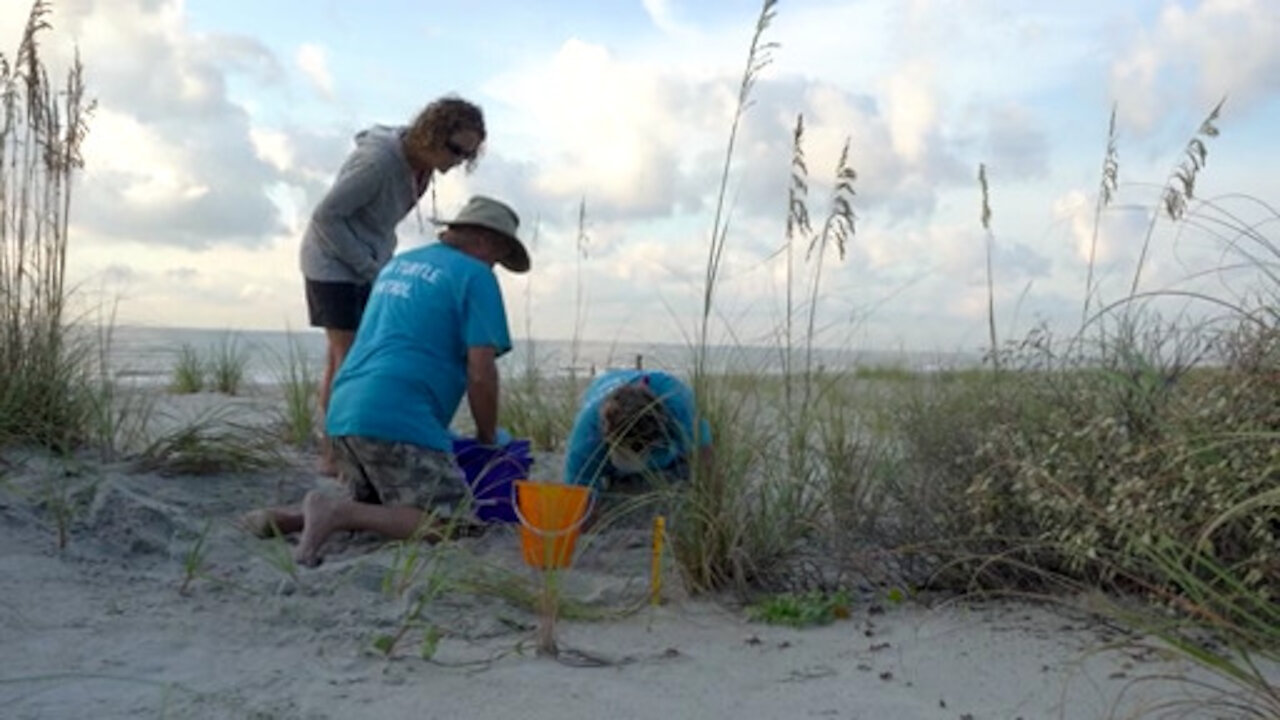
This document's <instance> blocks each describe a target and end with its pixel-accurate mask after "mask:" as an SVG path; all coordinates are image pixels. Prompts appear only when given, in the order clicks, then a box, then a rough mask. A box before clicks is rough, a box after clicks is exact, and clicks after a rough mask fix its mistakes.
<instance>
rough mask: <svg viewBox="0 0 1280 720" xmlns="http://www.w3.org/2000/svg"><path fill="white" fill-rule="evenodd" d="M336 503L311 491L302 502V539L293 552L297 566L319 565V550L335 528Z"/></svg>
mask: <svg viewBox="0 0 1280 720" xmlns="http://www.w3.org/2000/svg"><path fill="white" fill-rule="evenodd" d="M339 502H340V501H338V500H337V499H335V498H332V497H329V496H327V495H325V494H324V493H321V492H317V491H315V490H312V491H311V492H309V493H307V496H306V497H305V498H303V500H302V517H303V524H302V537H301V538H299V539H298V547H297V548H296V549H295V550H294V551H293V559H294V560H296V561H297V562H298V564H299V565H305V566H307V567H315V566H316V565H319V564H320V548H321V547H322V546H323V545H324V541H325V540H326V539H328V537H329V535H331V534H332V533H333V531H334V530H336V529H337V527H336V523H335V520H336V517H337V513H336V511H337V509H338V504H339Z"/></svg>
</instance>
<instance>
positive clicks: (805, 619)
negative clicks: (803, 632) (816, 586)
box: [747, 591, 852, 628]
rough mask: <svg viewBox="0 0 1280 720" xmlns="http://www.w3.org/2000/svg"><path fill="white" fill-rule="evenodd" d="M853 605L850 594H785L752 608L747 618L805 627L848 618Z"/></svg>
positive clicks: (755, 620) (816, 592)
mask: <svg viewBox="0 0 1280 720" xmlns="http://www.w3.org/2000/svg"><path fill="white" fill-rule="evenodd" d="M851 605H852V603H851V601H850V599H849V595H848V593H846V592H843V591H841V592H835V593H823V592H818V591H813V592H809V593H805V594H800V595H797V594H792V593H783V594H781V595H775V596H773V597H771V598H768V599H767V600H765V601H763V602H761V603H759V604H757V605H753V606H752V607H750V608H749V609H748V611H747V615H748V617H750V618H751V620H752V621H754V622H763V623H767V624H769V625H787V626H790V627H796V628H803V627H812V626H815V625H830V624H831V623H833V622H835V621H836V620H844V619H847V618H848V617H849V613H850V607H851Z"/></svg>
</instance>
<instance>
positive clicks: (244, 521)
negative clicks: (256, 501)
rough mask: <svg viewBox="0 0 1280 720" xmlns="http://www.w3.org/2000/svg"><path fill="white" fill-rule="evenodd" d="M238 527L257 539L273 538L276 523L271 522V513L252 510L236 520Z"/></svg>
mask: <svg viewBox="0 0 1280 720" xmlns="http://www.w3.org/2000/svg"><path fill="white" fill-rule="evenodd" d="M236 527H238V528H240V529H241V530H243V531H245V532H247V533H249V534H250V535H252V536H254V537H257V538H268V537H271V536H272V534H273V529H272V528H273V527H274V523H272V522H271V511H269V510H250V511H249V512H247V513H245V514H243V515H241V516H240V517H239V518H236Z"/></svg>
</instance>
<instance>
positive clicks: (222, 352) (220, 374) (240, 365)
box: [206, 333, 249, 395]
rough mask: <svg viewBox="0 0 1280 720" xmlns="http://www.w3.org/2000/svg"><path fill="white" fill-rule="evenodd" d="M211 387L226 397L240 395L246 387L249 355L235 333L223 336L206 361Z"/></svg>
mask: <svg viewBox="0 0 1280 720" xmlns="http://www.w3.org/2000/svg"><path fill="white" fill-rule="evenodd" d="M206 365H207V367H208V369H209V378H210V383H209V384H210V386H211V387H212V389H213V390H215V391H217V392H220V393H222V394H224V395H238V394H240V391H241V390H242V389H243V387H244V381H245V370H246V369H247V368H248V366H249V353H248V351H247V350H245V349H244V348H243V347H242V346H241V345H240V339H239V338H238V337H237V336H236V335H235V334H234V333H227V334H225V335H223V336H222V338H221V339H220V340H219V341H218V344H217V345H215V346H214V348H213V349H212V350H211V351H210V357H209V359H208V360H206Z"/></svg>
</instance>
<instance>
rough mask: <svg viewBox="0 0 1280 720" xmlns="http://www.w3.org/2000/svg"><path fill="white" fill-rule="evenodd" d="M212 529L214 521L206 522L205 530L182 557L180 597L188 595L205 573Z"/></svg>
mask: <svg viewBox="0 0 1280 720" xmlns="http://www.w3.org/2000/svg"><path fill="white" fill-rule="evenodd" d="M212 529H213V520H206V521H205V523H204V529H202V530H201V531H200V535H199V536H198V537H197V538H196V540H195V542H193V543H192V544H191V547H190V548H188V549H187V552H186V553H185V554H184V555H183V556H182V585H180V586H179V587H178V593H179V594H180V595H186V594H187V593H188V592H189V591H190V588H191V583H192V582H194V581H195V579H196V578H197V577H199V576H200V575H201V574H202V573H203V572H204V564H205V556H206V555H208V552H209V548H208V540H209V531H210V530H212Z"/></svg>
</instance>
